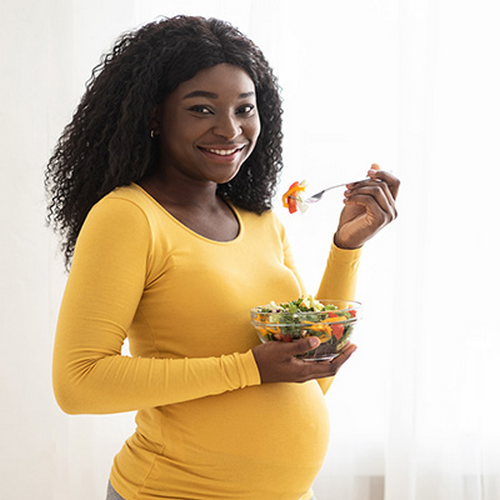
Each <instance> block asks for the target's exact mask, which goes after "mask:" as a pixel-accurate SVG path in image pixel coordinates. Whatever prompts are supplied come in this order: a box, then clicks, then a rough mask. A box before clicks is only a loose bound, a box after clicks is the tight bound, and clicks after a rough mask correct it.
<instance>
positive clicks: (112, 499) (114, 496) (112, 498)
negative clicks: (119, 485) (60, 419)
mask: <svg viewBox="0 0 500 500" xmlns="http://www.w3.org/2000/svg"><path fill="white" fill-rule="evenodd" d="M106 500H125V498H123V497H122V496H120V495H118V493H117V492H116V490H115V489H114V488H113V486H111V483H108V494H107V496H106ZM311 500H316V497H312V498H311Z"/></svg>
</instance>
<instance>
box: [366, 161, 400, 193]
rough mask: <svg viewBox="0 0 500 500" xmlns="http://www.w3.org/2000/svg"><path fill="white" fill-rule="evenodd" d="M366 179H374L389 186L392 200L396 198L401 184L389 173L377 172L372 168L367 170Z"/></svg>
mask: <svg viewBox="0 0 500 500" xmlns="http://www.w3.org/2000/svg"><path fill="white" fill-rule="evenodd" d="M377 166H378V165H377ZM372 167H373V166H372ZM368 177H370V179H376V180H380V181H384V182H386V183H387V185H388V186H389V189H390V191H391V193H392V196H393V198H394V199H396V198H397V196H398V192H399V186H400V184H401V181H400V180H399V179H398V178H397V177H395V176H394V175H392V174H391V173H389V172H385V171H384V170H377V169H374V168H371V169H370V170H368Z"/></svg>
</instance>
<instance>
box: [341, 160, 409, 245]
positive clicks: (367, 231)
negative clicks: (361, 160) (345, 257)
mask: <svg viewBox="0 0 500 500" xmlns="http://www.w3.org/2000/svg"><path fill="white" fill-rule="evenodd" d="M399 184H400V182H399V179H397V178H396V177H394V176H393V175H391V174H389V173H388V172H384V171H383V170H380V168H379V166H378V165H372V168H371V169H370V170H369V171H368V179H366V180H363V181H359V182H354V183H352V184H348V185H347V186H346V187H347V191H346V192H345V197H346V199H345V200H344V203H345V207H344V210H342V213H341V214H340V221H339V226H338V228H337V232H336V233H335V237H334V242H335V245H337V247H339V248H345V249H354V248H359V247H361V246H362V245H364V244H365V243H366V242H367V241H368V240H369V239H370V238H371V237H372V236H373V235H375V234H376V233H378V231H380V230H381V229H382V228H383V227H384V226H386V225H387V224H389V223H390V222H392V221H393V220H394V219H395V218H396V217H397V211H396V197H397V195H398V190H399Z"/></svg>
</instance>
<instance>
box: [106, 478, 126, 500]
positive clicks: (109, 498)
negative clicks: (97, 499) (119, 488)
mask: <svg viewBox="0 0 500 500" xmlns="http://www.w3.org/2000/svg"><path fill="white" fill-rule="evenodd" d="M106 500H125V498H123V497H122V496H121V495H118V493H117V492H116V490H115V489H114V488H113V486H111V482H108V494H107V495H106Z"/></svg>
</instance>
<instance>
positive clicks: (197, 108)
mask: <svg viewBox="0 0 500 500" xmlns="http://www.w3.org/2000/svg"><path fill="white" fill-rule="evenodd" d="M189 111H194V112H195V113H199V114H201V115H210V114H212V111H211V109H210V108H209V107H208V106H205V105H204V104H196V105H194V106H191V107H190V108H189Z"/></svg>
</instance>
